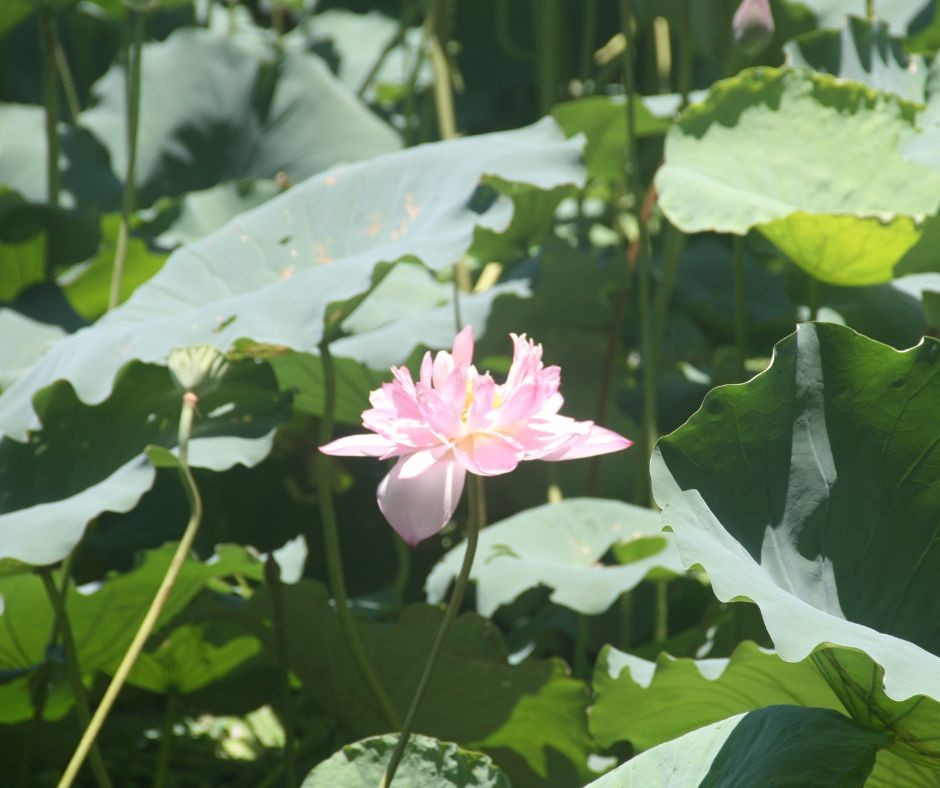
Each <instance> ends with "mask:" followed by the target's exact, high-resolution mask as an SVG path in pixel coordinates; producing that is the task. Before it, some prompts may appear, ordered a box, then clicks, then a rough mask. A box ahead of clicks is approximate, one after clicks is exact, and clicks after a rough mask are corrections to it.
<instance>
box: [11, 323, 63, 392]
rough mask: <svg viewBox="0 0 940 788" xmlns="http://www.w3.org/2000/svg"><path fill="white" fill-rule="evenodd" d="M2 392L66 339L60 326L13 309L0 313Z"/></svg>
mask: <svg viewBox="0 0 940 788" xmlns="http://www.w3.org/2000/svg"><path fill="white" fill-rule="evenodd" d="M0 336H2V337H3V338H4V341H3V342H0V390H3V389H5V388H7V387H8V386H9V385H10V384H11V383H13V381H14V380H16V379H17V378H18V377H19V376H20V375H22V374H23V373H24V372H26V370H28V369H29V368H30V367H31V366H32V365H33V364H34V363H35V361H36V359H37V358H39V357H40V356H41V355H42V354H43V353H45V352H46V350H48V349H49V348H50V347H52V345H53V344H55V343H56V342H57V341H58V340H60V339H61V338H62V337H63V336H65V332H64V331H63V330H62V329H61V328H59V327H58V326H53V325H49V324H48V323H41V322H39V321H38V320H33V319H31V318H28V317H26V316H24V315H21V314H20V313H19V312H15V311H13V310H12V309H0Z"/></svg>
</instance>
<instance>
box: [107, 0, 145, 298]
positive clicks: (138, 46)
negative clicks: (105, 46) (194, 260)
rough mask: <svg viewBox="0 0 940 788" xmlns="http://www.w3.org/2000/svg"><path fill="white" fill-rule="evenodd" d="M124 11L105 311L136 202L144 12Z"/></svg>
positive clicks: (117, 290) (118, 278)
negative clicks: (117, 217)
mask: <svg viewBox="0 0 940 788" xmlns="http://www.w3.org/2000/svg"><path fill="white" fill-rule="evenodd" d="M127 14H128V37H127V64H126V66H125V70H124V82H125V97H124V99H125V100H124V105H125V118H126V121H125V123H126V132H127V172H126V174H125V176H124V192H123V195H122V197H121V223H120V225H119V226H118V237H117V243H116V244H115V250H114V266H113V267H112V269H111V289H110V292H109V294H108V311H110V310H112V309H114V307H116V306H117V305H118V303H119V302H120V300H121V282H122V281H123V279H124V265H125V262H126V261H127V242H128V236H129V234H130V221H131V214H132V213H133V212H134V209H135V207H136V203H137V185H136V178H137V174H136V173H137V137H138V133H137V131H138V126H139V123H140V61H141V56H142V53H143V40H144V12H143V11H142V10H141V9H138V8H136V7H134V6H133V5H130V4H128V5H127Z"/></svg>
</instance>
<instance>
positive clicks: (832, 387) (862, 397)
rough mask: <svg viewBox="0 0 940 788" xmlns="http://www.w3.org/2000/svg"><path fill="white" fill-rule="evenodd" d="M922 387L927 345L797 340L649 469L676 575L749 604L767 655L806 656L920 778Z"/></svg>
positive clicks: (929, 617)
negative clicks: (676, 559) (694, 572)
mask: <svg viewBox="0 0 940 788" xmlns="http://www.w3.org/2000/svg"><path fill="white" fill-rule="evenodd" d="M938 370H940V343H938V342H937V341H936V340H933V339H925V340H924V342H923V344H921V345H919V346H918V347H916V348H914V349H912V350H909V351H906V352H904V353H899V352H897V351H895V350H893V349H891V348H889V347H886V346H884V345H881V344H879V343H877V342H874V341H872V340H869V339H867V338H865V337H862V336H859V335H858V334H855V333H854V332H853V331H851V330H850V329H847V328H844V327H842V326H836V325H829V324H805V325H801V326H800V327H799V328H798V330H797V332H796V334H795V335H793V336H791V337H788V338H787V339H785V340H783V341H782V342H781V343H780V344H779V345H778V346H777V348H776V351H775V354H774V360H773V363H772V364H771V366H770V367H769V368H768V369H767V370H766V371H765V372H764V373H762V374H761V375H759V376H757V377H756V378H754V379H753V380H752V381H751V382H749V383H748V384H746V385H742V386H726V387H722V388H719V389H715V390H714V391H712V392H711V393H710V394H709V395H708V397H706V399H705V402H704V404H703V405H702V408H701V409H700V410H699V411H698V412H697V413H696V414H695V415H693V416H692V417H691V418H690V419H689V421H688V422H687V423H686V424H685V425H684V426H683V427H681V428H680V429H679V430H677V431H676V432H674V433H673V434H672V435H670V436H667V437H666V438H663V439H662V440H661V441H660V443H659V444H658V447H657V449H656V451H655V453H654V457H653V461H652V474H653V486H654V493H655V496H656V500H657V502H658V503H659V504H660V506H662V507H663V509H664V511H663V524H664V525H665V526H668V527H670V528H672V529H673V530H674V531H675V534H676V538H677V540H678V541H677V545H678V547H679V553H680V555H681V557H682V559H683V561H684V562H686V563H687V564H699V565H701V566H702V567H704V569H705V570H706V571H707V572H708V575H709V577H710V579H711V581H712V586H713V589H714V591H715V594H716V596H717V597H718V598H719V599H721V600H723V601H728V600H732V599H749V600H751V601H754V602H756V603H757V604H758V606H759V607H760V609H761V613H762V615H763V618H764V622H765V624H766V626H767V631H768V632H769V634H770V636H771V638H772V639H773V642H774V645H775V647H776V649H777V652H778V653H779V655H780V656H781V657H782V658H783V659H785V660H787V661H789V662H798V661H802V660H804V659H806V658H807V657H808V656H809V655H811V654H813V655H814V656H813V659H814V661H815V662H816V664H817V667H819V668H820V669H821V670H823V671H824V674H825V675H826V677H827V679H828V680H829V681H830V683H831V685H832V686H833V689H834V691H835V692H836V693H837V694H838V695H839V698H840V700H841V702H842V703H843V705H844V706H845V707H846V708H847V709H848V710H849V712H850V713H851V714H852V715H853V716H854V717H855V718H856V719H857V720H859V721H860V722H862V723H863V724H869V725H871V726H873V727H875V728H883V727H888V728H891V729H892V730H893V732H894V733H895V735H896V737H897V742H896V745H895V752H897V753H898V754H901V755H905V756H907V757H912V758H915V759H921V760H925V761H930V760H931V759H933V762H934V764H935V765H936V763H937V762H938V760H940V750H938V744H937V740H936V736H935V733H936V730H938V729H940V703H938V700H940V657H938V656H937V654H938V652H940V639H938V637H940V632H938V630H937V628H936V626H935V622H936V620H937V617H938V615H940V594H937V593H936V578H937V577H938V569H940V567H938V566H937V561H940V554H937V553H936V551H934V550H932V549H931V548H932V546H933V544H934V541H935V529H936V523H937V518H938V514H940V513H938V500H940V498H938V491H940V488H938V484H940V481H938V479H940V475H938V473H937V470H938V466H940V454H938V452H937V451H936V446H937V444H938V442H940V441H938V437H937V436H938V430H937V429H935V428H933V427H932V426H931V425H932V424H933V419H932V418H931V416H930V414H932V413H933V412H934V411H935V410H936V408H937V403H938V402H940V376H938V374H937V373H938ZM882 671H883V675H884V679H883V685H882ZM931 740H932V741H931Z"/></svg>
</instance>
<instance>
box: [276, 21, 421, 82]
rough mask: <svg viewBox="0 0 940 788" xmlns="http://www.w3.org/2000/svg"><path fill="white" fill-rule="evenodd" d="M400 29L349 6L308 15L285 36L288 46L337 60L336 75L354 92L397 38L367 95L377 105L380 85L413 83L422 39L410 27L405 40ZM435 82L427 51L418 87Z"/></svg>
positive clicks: (389, 22) (417, 29)
mask: <svg viewBox="0 0 940 788" xmlns="http://www.w3.org/2000/svg"><path fill="white" fill-rule="evenodd" d="M400 27H401V25H400V23H399V22H398V20H396V19H392V18H391V17H387V16H385V15H384V14H382V13H380V12H379V11H369V12H367V13H364V14H357V13H354V12H352V11H347V10H346V9H345V8H331V9H329V10H327V11H323V12H322V13H319V14H315V15H314V16H312V17H310V18H309V19H307V20H306V22H305V23H304V24H302V25H299V26H298V27H297V28H295V29H294V30H293V31H291V32H290V33H289V34H288V35H287V36H286V37H285V38H286V43H287V44H288V45H291V44H294V45H297V44H303V45H305V46H312V47H313V49H314V50H315V51H318V52H322V53H323V54H324V56H325V57H326V59H327V60H331V59H333V58H335V59H336V60H337V61H338V62H337V63H336V67H335V71H336V76H337V77H338V78H339V81H340V82H342V83H343V85H344V86H345V87H346V88H347V89H348V90H350V91H352V92H354V93H355V92H357V91H359V90H360V89H361V88H362V87H363V85H364V83H365V80H366V77H367V76H368V75H369V72H370V71H371V70H372V68H373V67H374V66H375V64H376V63H377V61H378V59H379V56H380V54H381V53H382V52H383V51H384V49H385V47H387V46H389V45H391V44H393V43H395V40H396V38H397V39H398V41H399V43H397V44H396V45H395V46H393V47H392V48H391V49H390V50H389V51H388V53H387V54H386V55H385V57H384V58H383V59H382V62H381V65H380V66H379V70H378V71H377V72H376V73H375V75H374V76H373V78H372V82H371V84H370V85H369V86H368V87H367V88H366V90H365V92H364V93H363V96H364V97H365V98H366V99H367V100H368V101H375V99H376V98H377V96H378V95H379V93H380V92H381V90H380V89H381V88H382V87H388V86H401V85H405V84H406V83H408V82H409V80H410V77H411V72H412V68H413V66H414V62H415V58H416V57H417V54H418V51H419V49H420V47H421V44H422V38H423V37H422V34H421V29H420V28H418V27H409V28H406V29H405V30H404V35H403V36H402V35H401V30H400ZM331 56H332V57H331ZM433 78H434V70H433V67H432V66H431V62H430V59H429V58H428V57H427V56H426V53H425V57H424V58H423V60H422V63H421V65H420V66H419V68H418V74H417V87H418V89H419V90H423V89H425V88H427V87H429V86H430V84H431V81H432V80H433Z"/></svg>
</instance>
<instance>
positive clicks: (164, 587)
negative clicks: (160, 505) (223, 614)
mask: <svg viewBox="0 0 940 788" xmlns="http://www.w3.org/2000/svg"><path fill="white" fill-rule="evenodd" d="M198 402H199V397H197V396H196V394H194V393H193V392H192V391H186V392H185V393H184V394H183V397H182V410H181V412H180V420H179V457H178V467H179V476H180V481H181V482H182V485H183V489H184V490H185V492H186V498H187V499H188V501H189V511H190V515H189V522H188V523H187V525H186V530H185V531H184V532H183V538H182V539H180V543H179V546H178V547H177V548H176V552H175V553H174V554H173V559H172V560H171V561H170V565H169V567H168V568H167V570H166V574H165V575H164V576H163V580H162V582H161V583H160V587H159V588H158V589H157V593H156V595H155V596H154V598H153V602H151V603H150V609H149V610H148V611H147V614H146V615H145V616H144V620H143V621H142V622H141V623H140V626H139V627H138V629H137V632H136V634H135V635H134V639H133V640H132V641H131V644H130V646H128V649H127V652H126V653H125V654H124V658H123V659H122V660H121V664H120V665H119V666H118V669H117V671H115V673H114V676H113V677H112V679H111V683H110V684H109V685H108V689H107V690H106V691H105V693H104V697H103V698H102V699H101V703H100V704H98V708H97V709H96V710H95V714H94V716H93V717H92V718H91V722H90V723H89V724H88V727H87V728H86V729H85V733H84V735H83V736H82V739H81V741H80V742H79V743H78V747H77V748H76V749H75V752H74V753H73V755H72V759H71V760H70V761H69V764H68V766H67V767H66V769H65V773H64V774H63V775H62V779H61V780H59V783H58V788H69V786H71V785H72V783H74V782H75V778H76V777H77V776H78V772H79V770H80V769H81V768H82V764H84V762H85V759H86V758H87V757H88V754H89V752H90V751H91V747H92V745H93V744H94V743H95V740H96V739H97V738H98V734H99V733H100V732H101V728H102V726H103V725H104V723H105V720H106V719H107V718H108V714H109V713H110V711H111V708H112V707H113V706H114V702H115V701H116V700H117V697H118V694H119V693H120V692H121V689H122V688H123V687H124V682H125V681H127V677H128V675H130V672H131V669H132V668H133V667H134V663H135V662H136V661H137V658H138V657H139V656H140V652H141V651H143V648H144V645H145V644H146V642H147V638H149V637H150V635H151V633H152V632H153V630H154V627H155V626H156V624H157V620H158V619H159V618H160V613H161V612H162V611H163V606H164V605H165V604H166V601H167V599H169V596H170V592H171V591H172V590H173V586H174V584H175V583H176V579H177V578H178V577H179V573H180V570H182V568H183V564H185V563H186V559H187V558H188V557H189V553H190V551H191V550H192V546H193V542H194V541H195V539H196V534H197V532H198V531H199V525H200V523H201V522H202V498H201V497H200V495H199V488H198V487H197V486H196V480H195V479H194V478H193V474H192V471H191V470H190V468H189V439H190V436H191V435H192V429H193V421H194V419H195V415H196V405H197V404H198Z"/></svg>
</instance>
